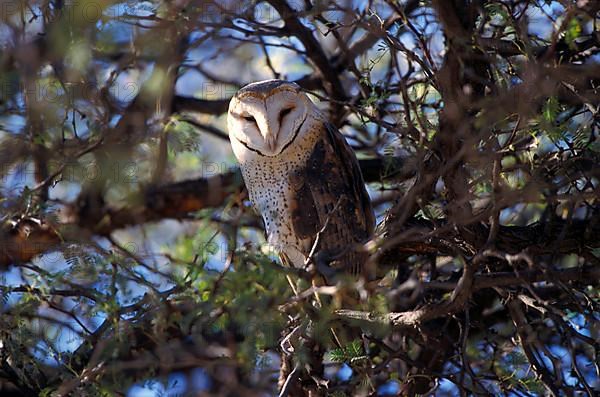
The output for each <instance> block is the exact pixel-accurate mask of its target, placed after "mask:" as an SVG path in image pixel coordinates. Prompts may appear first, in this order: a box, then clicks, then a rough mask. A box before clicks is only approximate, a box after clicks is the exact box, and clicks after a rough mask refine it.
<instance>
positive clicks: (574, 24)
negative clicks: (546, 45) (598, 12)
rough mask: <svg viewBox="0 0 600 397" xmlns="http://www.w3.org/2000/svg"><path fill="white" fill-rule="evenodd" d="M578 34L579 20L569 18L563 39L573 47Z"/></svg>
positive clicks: (579, 32) (579, 30)
mask: <svg viewBox="0 0 600 397" xmlns="http://www.w3.org/2000/svg"><path fill="white" fill-rule="evenodd" d="M580 34H581V25H580V24H579V20H578V19H577V18H571V20H570V21H569V24H568V25H567V29H566V31H565V41H566V42H567V44H568V45H569V47H570V48H572V49H575V47H576V43H575V39H577V38H578V37H579V35H580Z"/></svg>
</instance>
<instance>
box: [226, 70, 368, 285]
mask: <svg viewBox="0 0 600 397" xmlns="http://www.w3.org/2000/svg"><path fill="white" fill-rule="evenodd" d="M227 127H228V130H229V138H230V141H231V146H232V148H233V152H234V154H235V156H236V158H237V160H238V162H239V164H240V167H241V170H242V175H243V178H244V182H245V184H246V187H247V189H248V193H249V197H250V200H251V202H252V204H253V206H254V208H255V209H256V210H257V211H258V213H260V215H261V216H262V218H263V221H264V226H265V229H266V234H267V240H268V243H269V245H270V246H271V247H273V248H274V249H275V250H276V252H278V253H279V256H280V257H281V259H282V262H283V263H284V264H286V265H289V266H294V267H299V268H303V267H305V266H306V265H307V264H308V263H310V259H313V260H314V258H316V257H317V255H318V257H319V258H321V259H325V260H326V261H327V266H328V268H329V269H330V270H331V269H333V270H335V271H338V270H343V271H347V272H350V273H353V274H361V272H364V269H363V270H361V269H362V266H361V265H362V263H363V262H364V261H365V259H366V257H365V253H364V251H363V252H361V251H360V250H358V251H357V248H358V247H360V245H361V244H363V243H365V242H366V241H367V240H368V239H369V238H370V237H371V235H372V233H373V228H374V223H375V218H374V215H373V209H372V207H371V203H370V200H369V196H368V193H367V191H366V189H365V184H364V182H363V178H362V175H361V172H360V168H359V166H358V161H357V159H356V157H355V155H354V152H353V150H352V149H351V148H350V147H349V145H348V144H347V143H346V141H345V140H344V137H343V136H342V134H341V133H340V132H339V131H338V130H337V129H336V128H335V127H334V126H333V125H331V124H330V123H328V122H327V121H326V119H325V117H324V116H323V115H322V114H321V112H320V111H319V110H318V108H317V107H316V106H315V104H314V103H313V102H312V101H311V100H310V98H309V97H308V96H307V95H306V94H305V93H304V92H302V91H301V90H300V87H299V86H298V85H297V84H295V83H290V82H287V81H282V80H266V81H260V82H256V83H252V84H249V85H247V86H245V87H243V88H242V89H240V90H239V91H238V92H237V93H236V94H235V95H234V97H233V98H232V99H231V102H230V104H229V112H228V119H227ZM318 269H319V270H321V269H322V268H320V267H318Z"/></svg>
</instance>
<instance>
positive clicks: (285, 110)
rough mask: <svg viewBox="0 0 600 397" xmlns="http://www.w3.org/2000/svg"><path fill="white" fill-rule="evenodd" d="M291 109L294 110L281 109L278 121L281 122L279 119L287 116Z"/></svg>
mask: <svg viewBox="0 0 600 397" xmlns="http://www.w3.org/2000/svg"><path fill="white" fill-rule="evenodd" d="M292 110H294V108H287V109H283V110H282V111H281V113H279V122H281V120H283V118H284V117H285V116H287V115H288V114H290V113H291V112H292Z"/></svg>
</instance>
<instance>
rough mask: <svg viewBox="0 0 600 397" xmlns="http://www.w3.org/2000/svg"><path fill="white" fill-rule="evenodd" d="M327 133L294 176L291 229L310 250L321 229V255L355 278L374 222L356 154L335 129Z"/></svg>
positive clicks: (362, 260) (328, 130)
mask: <svg viewBox="0 0 600 397" xmlns="http://www.w3.org/2000/svg"><path fill="white" fill-rule="evenodd" d="M324 128H325V131H324V134H323V137H322V139H320V140H319V141H317V142H316V144H315V146H314V148H313V151H312V153H311V156H310V158H309V160H308V162H307V164H306V167H305V168H304V169H303V170H301V171H300V172H297V173H295V174H293V175H291V176H290V183H291V184H292V186H294V196H293V200H292V210H293V214H294V215H293V216H292V225H293V228H294V232H295V233H297V234H298V235H300V236H302V237H303V238H310V239H311V246H312V244H313V243H314V241H315V239H316V237H317V234H318V233H319V232H320V231H321V230H322V229H323V230H322V231H321V233H320V236H319V245H318V247H317V250H318V251H319V252H320V253H322V254H325V257H326V258H327V257H328V259H329V260H330V261H331V263H330V264H331V266H333V267H343V268H344V269H346V270H348V271H350V272H352V273H355V274H356V273H358V272H360V269H361V265H362V262H364V260H365V258H366V257H365V255H362V254H359V253H357V252H355V249H356V245H357V244H360V243H364V242H365V241H367V240H368V239H369V238H370V237H371V235H372V234H373V229H374V226H375V217H374V214H373V209H372V207H371V202H370V200H369V195H368V193H367V191H366V188H365V184H364V181H363V178H362V174H361V172H360V168H359V166H358V161H357V159H356V156H355V154H354V151H353V150H352V149H351V148H350V146H349V145H348V144H347V143H346V141H345V139H344V137H343V136H342V134H341V133H340V132H339V131H337V130H336V129H335V128H334V127H333V126H332V125H330V124H328V123H326V124H325V125H324ZM304 254H305V255H308V254H309V252H305V253H304ZM321 256H323V255H321Z"/></svg>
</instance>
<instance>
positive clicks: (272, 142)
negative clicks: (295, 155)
mask: <svg viewBox="0 0 600 397" xmlns="http://www.w3.org/2000/svg"><path fill="white" fill-rule="evenodd" d="M265 143H266V144H267V147H268V148H269V150H270V151H272V152H274V151H275V146H276V145H277V135H276V134H273V133H272V132H268V133H267V136H265Z"/></svg>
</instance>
